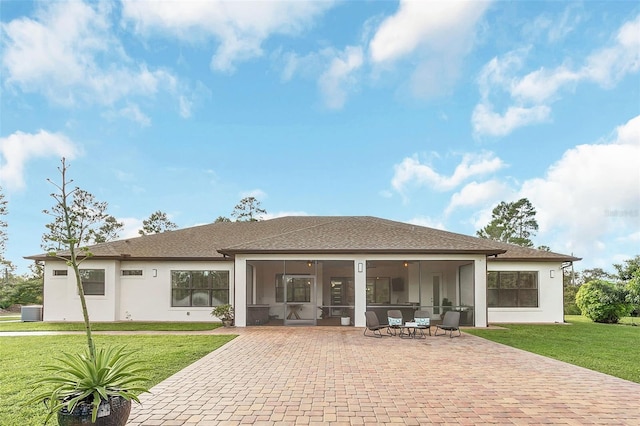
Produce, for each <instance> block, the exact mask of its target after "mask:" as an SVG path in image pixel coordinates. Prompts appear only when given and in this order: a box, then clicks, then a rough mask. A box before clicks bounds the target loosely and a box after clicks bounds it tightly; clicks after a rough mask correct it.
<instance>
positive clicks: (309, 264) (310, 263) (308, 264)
mask: <svg viewBox="0 0 640 426" xmlns="http://www.w3.org/2000/svg"><path fill="white" fill-rule="evenodd" d="M311 265H313V262H312V261H310V260H308V261H307V266H308V267H309V268H311Z"/></svg>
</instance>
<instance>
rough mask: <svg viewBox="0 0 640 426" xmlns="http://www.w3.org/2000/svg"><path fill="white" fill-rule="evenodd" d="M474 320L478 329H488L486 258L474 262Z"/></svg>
mask: <svg viewBox="0 0 640 426" xmlns="http://www.w3.org/2000/svg"><path fill="white" fill-rule="evenodd" d="M473 275H474V280H473V283H474V284H473V288H474V299H475V300H474V318H475V325H476V327H486V326H487V324H488V319H487V315H488V314H487V259H486V257H485V256H483V257H481V258H478V259H476V260H475V261H474V262H473Z"/></svg>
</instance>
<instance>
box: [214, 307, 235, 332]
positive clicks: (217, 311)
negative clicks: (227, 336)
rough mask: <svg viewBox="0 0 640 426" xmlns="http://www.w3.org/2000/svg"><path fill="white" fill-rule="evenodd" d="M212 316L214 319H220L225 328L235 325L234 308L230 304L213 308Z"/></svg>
mask: <svg viewBox="0 0 640 426" xmlns="http://www.w3.org/2000/svg"><path fill="white" fill-rule="evenodd" d="M211 315H213V316H214V317H218V318H219V319H220V320H221V321H222V324H224V326H225V327H231V325H232V324H233V318H234V316H233V306H231V305H230V304H228V303H226V304H224V305H218V306H216V307H215V308H213V311H211Z"/></svg>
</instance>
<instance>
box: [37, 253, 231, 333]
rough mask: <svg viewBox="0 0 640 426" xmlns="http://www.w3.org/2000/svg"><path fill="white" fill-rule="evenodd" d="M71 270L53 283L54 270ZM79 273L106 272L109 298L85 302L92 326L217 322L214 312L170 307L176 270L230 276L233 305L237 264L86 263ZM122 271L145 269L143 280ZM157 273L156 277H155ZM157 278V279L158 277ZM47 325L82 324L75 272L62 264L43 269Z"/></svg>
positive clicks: (94, 297) (54, 263) (143, 270)
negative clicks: (173, 274) (73, 322)
mask: <svg viewBox="0 0 640 426" xmlns="http://www.w3.org/2000/svg"><path fill="white" fill-rule="evenodd" d="M55 269H68V273H67V276H60V277H54V276H53V270H55ZM81 269H105V295H104V296H85V297H86V300H87V308H88V310H89V318H90V319H91V321H127V320H130V321H214V320H216V318H215V317H212V316H211V310H212V309H213V308H212V307H191V306H190V307H172V306H171V271H172V270H190V271H198V270H217V271H229V298H230V301H231V303H233V283H234V272H233V262H160V261H157V262H144V261H142V262H135V261H131V262H129V261H125V262H119V261H105V260H93V261H91V260H88V261H85V262H82V264H81ZM123 269H141V270H142V274H143V275H142V276H122V274H121V270H123ZM154 271H155V273H154ZM154 275H155V276H154ZM43 319H44V321H82V308H81V305H80V297H79V296H78V292H77V290H76V282H75V276H74V274H73V270H72V269H71V268H69V267H67V265H66V264H65V263H64V262H61V261H49V260H48V261H47V262H46V264H45V285H44V308H43Z"/></svg>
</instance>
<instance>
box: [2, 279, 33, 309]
mask: <svg viewBox="0 0 640 426" xmlns="http://www.w3.org/2000/svg"><path fill="white" fill-rule="evenodd" d="M27 304H38V305H40V304H42V279H38V278H33V277H31V278H30V277H25V276H16V275H13V274H8V276H7V283H6V284H5V285H3V286H0V308H2V309H6V308H8V307H9V306H12V305H27Z"/></svg>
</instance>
